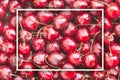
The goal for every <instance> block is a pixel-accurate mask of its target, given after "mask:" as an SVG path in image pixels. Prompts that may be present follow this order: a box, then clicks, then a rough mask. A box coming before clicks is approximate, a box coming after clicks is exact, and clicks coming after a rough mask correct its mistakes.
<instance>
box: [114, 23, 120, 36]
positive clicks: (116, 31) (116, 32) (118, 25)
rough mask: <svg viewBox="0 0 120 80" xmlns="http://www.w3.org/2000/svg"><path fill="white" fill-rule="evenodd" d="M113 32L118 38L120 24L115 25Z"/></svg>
mask: <svg viewBox="0 0 120 80" xmlns="http://www.w3.org/2000/svg"><path fill="white" fill-rule="evenodd" d="M114 32H115V34H116V36H117V37H120V24H116V25H115V26H114Z"/></svg>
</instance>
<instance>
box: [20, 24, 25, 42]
mask: <svg viewBox="0 0 120 80" xmlns="http://www.w3.org/2000/svg"><path fill="white" fill-rule="evenodd" d="M20 27H21V29H22V30H23V27H22V25H21V23H20ZM21 37H22V38H23V43H24V44H25V38H24V36H21Z"/></svg>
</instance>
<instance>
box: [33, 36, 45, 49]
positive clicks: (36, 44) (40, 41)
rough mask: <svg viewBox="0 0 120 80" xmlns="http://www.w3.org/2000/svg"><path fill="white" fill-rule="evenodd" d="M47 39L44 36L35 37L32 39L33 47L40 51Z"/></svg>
mask: <svg viewBox="0 0 120 80" xmlns="http://www.w3.org/2000/svg"><path fill="white" fill-rule="evenodd" d="M44 46H45V41H44V39H42V38H38V37H35V38H34V39H33V41H32V47H33V49H34V50H35V51H40V50H42V49H43V48H44Z"/></svg>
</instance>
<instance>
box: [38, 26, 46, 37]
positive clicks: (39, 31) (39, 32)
mask: <svg viewBox="0 0 120 80" xmlns="http://www.w3.org/2000/svg"><path fill="white" fill-rule="evenodd" d="M44 28H45V27H42V28H40V29H39V30H38V32H37V37H39V35H40V34H44V33H41V30H42V29H44ZM40 37H41V35H40Z"/></svg>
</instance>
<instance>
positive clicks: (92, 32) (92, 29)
mask: <svg viewBox="0 0 120 80" xmlns="http://www.w3.org/2000/svg"><path fill="white" fill-rule="evenodd" d="M89 31H90V35H91V36H95V35H96V34H97V32H100V31H101V29H100V27H99V26H97V25H91V26H89Z"/></svg>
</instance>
